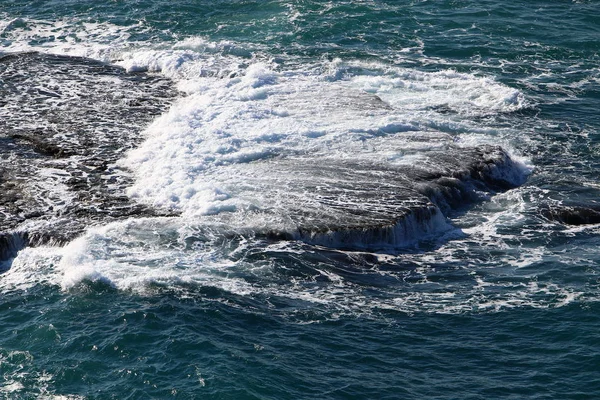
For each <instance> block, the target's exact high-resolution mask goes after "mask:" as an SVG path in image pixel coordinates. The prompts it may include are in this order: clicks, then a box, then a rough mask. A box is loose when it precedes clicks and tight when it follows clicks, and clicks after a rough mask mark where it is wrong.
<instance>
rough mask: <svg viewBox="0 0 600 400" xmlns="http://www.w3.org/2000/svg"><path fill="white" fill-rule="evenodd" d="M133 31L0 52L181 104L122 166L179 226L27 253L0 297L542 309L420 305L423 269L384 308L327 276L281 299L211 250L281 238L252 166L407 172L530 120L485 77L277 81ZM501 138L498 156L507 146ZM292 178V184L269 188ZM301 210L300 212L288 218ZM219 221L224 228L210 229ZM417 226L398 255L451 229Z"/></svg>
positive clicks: (74, 26)
mask: <svg viewBox="0 0 600 400" xmlns="http://www.w3.org/2000/svg"><path fill="white" fill-rule="evenodd" d="M144 29H146V28H145V27H143V26H138V27H133V28H121V27H117V26H113V25H110V24H80V23H75V22H74V21H69V20H63V21H58V22H46V21H32V20H28V19H23V20H18V21H14V22H10V23H7V24H3V25H0V31H1V32H3V35H4V37H5V38H7V39H8V40H9V41H10V43H9V44H7V46H5V47H4V49H3V50H2V51H3V52H14V51H32V50H35V51H42V52H50V53H59V54H68V55H76V56H86V57H92V58H96V59H99V60H101V61H106V62H111V63H115V64H117V65H120V66H122V67H124V68H126V69H127V70H129V71H151V72H153V73H161V74H164V75H166V76H169V77H171V78H173V79H174V80H175V82H176V84H177V86H178V89H180V90H181V91H182V92H184V93H185V94H186V97H183V98H181V99H179V100H177V101H176V102H175V103H174V104H173V106H172V107H171V108H170V110H169V111H168V112H167V113H165V114H163V115H162V116H160V117H159V118H157V119H156V120H155V121H154V122H153V123H152V124H151V125H150V126H149V127H148V128H147V129H146V131H145V133H144V135H145V141H144V143H142V144H141V145H140V146H139V148H137V149H135V150H133V151H131V152H130V153H129V154H128V155H127V157H126V158H125V159H123V160H122V161H121V162H120V165H122V166H125V167H127V168H129V169H130V170H131V171H132V173H133V174H134V175H135V178H136V180H135V183H134V185H133V186H132V187H131V188H130V189H129V192H128V194H129V195H130V196H131V197H132V198H133V199H135V200H136V201H139V202H142V203H145V204H150V205H153V206H156V207H165V208H169V209H173V210H176V211H179V212H181V213H182V215H183V217H182V218H173V219H138V220H129V221H123V222H116V223H111V224H108V225H106V226H102V227H92V228H90V229H88V230H87V231H86V232H85V233H84V234H83V235H82V236H81V237H80V238H78V239H76V240H74V241H73V242H71V243H70V244H68V245H67V246H65V247H64V248H61V249H57V248H52V249H49V248H37V249H32V248H28V249H25V250H23V251H21V252H20V253H19V255H18V256H17V257H16V259H15V260H14V262H13V264H12V268H11V269H10V271H8V272H6V273H5V274H3V275H2V278H3V279H2V281H1V283H0V284H1V285H2V287H3V288H9V287H10V288H13V289H16V288H20V289H27V288H28V287H31V286H33V285H35V284H37V283H44V284H52V285H59V286H60V287H62V289H63V290H72V289H74V288H77V286H78V285H79V284H80V283H81V282H83V281H101V282H105V283H107V284H109V285H112V286H114V287H116V288H118V289H121V290H134V291H142V292H143V291H144V290H146V288H147V287H148V286H149V285H165V286H168V287H178V286H182V285H186V284H191V285H196V286H211V287H217V288H219V289H222V290H225V291H229V292H231V293H235V294H238V295H244V296H246V295H257V294H268V295H275V296H282V297H287V298H293V299H299V300H302V301H307V302H312V303H317V304H333V305H335V307H339V309H340V310H347V311H349V312H362V311H361V310H363V311H364V310H376V309H394V310H399V311H406V312H415V311H420V310H425V311H430V312H464V311H469V310H473V309H480V310H498V309H502V308H503V307H512V306H520V305H532V306H548V304H553V303H552V301H553V300H549V298H551V297H552V296H551V295H550V294H549V295H548V297H547V298H543V299H541V300H540V299H539V298H538V297H536V295H537V294H539V292H540V291H539V290H538V289H535V288H531V287H529V286H525V287H521V286H520V284H517V285H513V286H510V284H507V285H506V286H505V287H503V290H505V291H507V292H508V293H509V294H508V295H506V296H504V297H500V298H498V297H495V295H490V296H489V297H486V295H485V294H483V295H482V291H483V292H485V289H484V287H485V285H486V284H489V285H493V284H494V283H493V282H486V281H485V280H483V278H481V279H480V280H479V281H476V282H475V283H473V286H472V287H470V288H469V287H467V288H464V287H463V288H458V289H456V290H454V291H453V290H452V288H444V290H440V291H439V292H435V293H423V292H421V291H419V290H418V288H419V287H420V286H419V285H421V284H423V285H426V284H431V281H428V276H427V273H428V270H427V268H425V269H423V270H420V272H414V273H415V274H416V273H422V280H421V281H420V282H421V283H417V284H415V286H414V287H408V288H407V290H406V291H405V292H404V293H397V294H396V295H395V296H387V297H386V296H383V297H384V298H376V297H370V296H365V295H364V293H362V292H361V287H360V285H355V284H354V283H352V282H350V281H349V280H348V279H346V278H344V277H342V276H341V275H338V274H336V273H335V272H333V271H331V270H327V269H324V268H321V269H320V271H321V273H320V274H321V275H322V276H323V277H325V278H326V279H327V280H329V281H330V283H331V284H326V285H321V286H318V285H317V286H315V285H312V286H311V282H309V281H301V280H298V281H297V282H295V284H290V285H286V284H283V285H282V284H277V283H265V284H255V283H250V282H249V281H248V280H247V279H245V278H244V276H243V274H242V273H240V271H242V270H244V269H245V268H257V267H256V266H252V267H249V266H247V265H245V264H244V263H243V261H231V260H232V257H228V256H227V255H226V254H231V253H228V252H229V251H231V252H234V251H235V249H234V250H230V249H229V250H227V251H225V250H223V249H222V247H223V246H224V245H223V243H224V242H226V240H225V239H224V238H227V237H235V236H236V235H238V236H240V235H239V234H241V236H246V237H247V238H248V240H250V241H251V240H252V234H253V233H257V232H261V231H262V232H268V231H269V229H274V230H279V231H283V232H293V230H294V226H293V225H290V224H289V221H288V220H286V216H285V215H283V214H282V215H280V217H279V218H273V215H272V214H268V213H261V212H259V211H262V210H265V209H272V208H273V207H276V206H277V202H278V200H277V199H278V196H279V197H281V196H285V195H286V188H285V187H284V186H279V187H269V186H265V185H267V183H264V182H268V181H269V180H268V179H265V180H263V181H261V180H260V179H254V180H252V182H254V183H256V182H258V183H260V184H259V185H257V186H255V187H250V186H249V185H248V183H247V182H248V181H249V180H247V179H245V178H246V177H247V176H248V175H244V174H252V173H253V172H252V171H253V169H252V168H246V167H249V166H251V165H253V164H254V163H256V162H257V161H260V160H266V159H269V158H271V157H277V156H297V155H302V156H327V157H329V158H331V159H336V160H339V161H341V162H343V161H361V160H363V161H377V162H388V163H390V165H414V164H418V163H420V162H422V161H423V159H424V158H423V154H424V153H426V152H428V151H432V150H444V149H446V148H448V147H449V146H451V145H456V144H457V143H458V144H459V145H460V144H461V140H463V142H462V145H464V146H470V145H473V144H478V143H482V142H483V143H485V142H488V141H490V139H489V137H490V135H491V136H493V135H495V134H497V133H498V132H497V131H496V130H494V129H490V128H488V127H486V126H485V124H483V125H482V123H481V122H480V121H479V120H478V119H477V118H478V117H481V116H488V115H493V114H496V113H507V112H513V111H516V110H519V109H522V108H525V107H528V106H529V105H530V104H529V101H528V100H527V99H526V98H525V97H524V96H523V94H522V93H520V92H519V91H517V90H515V89H513V88H510V87H508V86H506V85H502V84H500V83H498V82H496V81H494V80H493V79H492V78H489V77H482V76H478V75H474V74H466V73H458V72H455V71H452V70H441V71H438V72H422V71H417V70H412V69H407V68H398V67H392V66H389V65H382V64H376V63H365V62H358V61H348V60H346V61H343V60H334V61H332V62H329V63H323V64H315V65H310V66H305V67H303V68H302V69H298V68H294V69H286V68H285V64H277V63H275V62H274V61H270V60H266V59H259V57H253V55H252V51H250V50H248V49H247V48H244V46H239V45H237V44H235V43H231V42H221V43H214V42H210V41H207V40H205V39H203V38H188V39H185V40H182V41H179V42H176V41H173V42H172V43H167V42H162V43H161V44H158V45H154V44H152V43H149V42H136V41H134V40H132V39H131V37H132V34H134V33H136V32H141V31H143V30H144ZM471 117H475V118H471ZM473 132H475V133H476V134H479V135H472V136H470V137H469V138H468V139H464V136H463V134H465V133H467V134H471V133H473ZM501 134H502V138H503V140H505V139H506V141H507V143H508V142H509V139H510V135H511V133H510V132H509V133H507V134H506V132H501ZM513 134H514V133H513ZM486 135H487V136H486ZM507 138H508V139H507ZM467 141H468V142H467ZM492 141H496V140H495V139H492ZM530 170H531V166H530V165H527V163H526V161H525V162H521V163H515V169H514V171H503V173H506V174H507V175H502V176H501V177H503V178H506V179H507V180H509V181H512V182H517V181H518V180H519V179H522V177H523V176H524V175H525V174H527V173H529V172H530ZM244 171H246V172H244ZM46 172H47V174H48V177H50V178H52V182H55V183H58V185H56V187H55V188H48V187H46V188H45V189H44V190H48V191H49V192H48V193H51V194H52V193H53V192H52V190H54V191H55V192H59V191H60V190H61V187H62V186H61V185H60V182H61V180H60V175H59V174H56V173H55V172H56V171H51V170H47V171H46ZM266 173H268V171H267V172H266ZM274 173H276V172H274ZM254 178H256V177H254ZM259 178H260V177H259ZM295 178H296V177H295V176H294V175H293V174H290V175H289V176H284V177H280V178H279V181H284V180H285V179H289V180H290V181H293V180H294V179H295ZM261 182H263V183H264V184H263V183H261ZM60 196H62V195H57V196H54V195H52V196H49V199H50V200H51V201H53V202H54V203H53V204H55V203H56V204H58V205H59V206H60V203H58V202H57V201H55V200H53V199H55V197H60ZM305 199H306V198H299V199H298V205H299V206H300V207H301V206H305V204H304V203H303V201H304V200H305ZM56 204H55V205H56ZM224 213H225V214H228V215H229V217H228V218H224V219H221V220H218V219H216V218H215V219H211V216H212V215H215V214H224ZM504 217H506V216H498V218H504ZM427 224H429V225H427ZM427 224H426V225H419V224H416V223H415V224H413V225H414V226H413V225H410V224H409V225H410V226H408V228H407V229H409V232H401V233H402V235H400V236H402V238H401V240H400V241H409V237H412V236H418V235H417V234H420V233H425V234H427V233H432V232H439V231H440V230H442V231H444V230H446V229H447V228H448V225H447V222H446V220H445V219H444V218H443V217H442V216H441V214H439V218H437V219H434V220H430V221H428V222H427ZM416 225H418V226H416ZM209 228H210V229H209ZM405 228H406V226H403V227H402V229H405ZM486 230H487V231H486ZM467 233H470V234H474V235H475V234H477V235H480V237H481V238H483V239H485V235H489V238H490V239H491V243H496V242H497V243H500V244H505V243H504V242H503V241H502V239H504V238H503V237H499V235H500V234H499V233H498V232H497V231H495V225H494V221H490V222H489V224H482V225H481V226H478V227H473V228H471V230H470V231H469V230H468V229H467ZM202 234H204V235H206V236H207V237H208V239H207V240H205V241H199V242H197V243H200V244H199V245H198V246H197V247H193V248H192V249H190V248H189V247H188V245H187V244H186V239H188V238H189V237H191V236H194V235H196V236H201V235H202ZM215 238H219V239H218V240H213V239H215ZM338 239H339V237H338V238H335V237H334V236H332V239H331V240H338ZM325 241H327V240H325ZM316 242H318V241H316ZM237 246H242V244H238V245H237ZM284 250H285V251H287V249H284ZM424 257H425V256H424ZM434 258H435V257H434ZM515 259H516V260H517V261H516V262H515V265H517V266H523V267H525V266H526V265H527V263H528V262H534V261H535V260H534V259H526V258H515ZM415 262H416V261H415ZM423 263H424V265H425V264H427V260H425V259H424V260H423ZM265 268H266V269H268V268H269V267H265ZM411 273H413V272H398V273H397V274H396V275H394V278H395V279H399V280H402V279H403V278H404V277H406V275H407V274H411ZM546 289H547V290H548V291H550V292H551V291H553V290H554V292H555V293H558V294H559V295H560V296H562V297H560V298H561V299H563V300H564V301H563V300H561V301H562V302H560V303H559V305H563V303H564V304H567V303H568V302H570V301H573V299H575V298H577V296H578V294H577V292H576V291H574V290H571V289H570V288H558V287H557V288H550V287H548V288H544V290H546ZM563 294H564V296H563Z"/></svg>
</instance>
